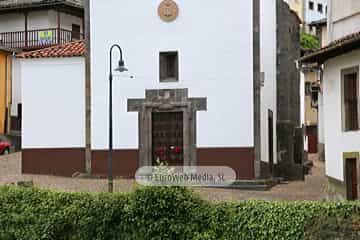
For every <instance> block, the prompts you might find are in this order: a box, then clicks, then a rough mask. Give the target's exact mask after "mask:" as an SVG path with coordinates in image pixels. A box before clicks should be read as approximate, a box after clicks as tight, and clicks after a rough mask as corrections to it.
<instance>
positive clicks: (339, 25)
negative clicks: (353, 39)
mask: <svg viewBox="0 0 360 240" xmlns="http://www.w3.org/2000/svg"><path fill="white" fill-rule="evenodd" d="M329 1H330V6H329V8H330V9H331V12H329V18H328V28H329V29H328V40H329V42H332V41H334V40H336V39H339V38H342V37H344V36H346V35H348V34H350V33H354V32H358V31H360V1H358V0H329Z"/></svg>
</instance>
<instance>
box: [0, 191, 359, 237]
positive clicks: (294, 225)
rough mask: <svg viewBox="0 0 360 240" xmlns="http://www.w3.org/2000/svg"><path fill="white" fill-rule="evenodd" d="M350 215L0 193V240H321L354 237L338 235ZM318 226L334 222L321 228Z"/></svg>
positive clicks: (314, 208) (342, 206)
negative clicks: (331, 235) (326, 220)
mask: <svg viewBox="0 0 360 240" xmlns="http://www.w3.org/2000/svg"><path fill="white" fill-rule="evenodd" d="M355 209H356V204H355V203H347V202H341V203H312V202H304V203H300V202H299V203H282V202H264V201H244V202H238V203H222V204H210V203H207V202H205V201H203V200H201V199H200V198H198V197H196V196H194V194H193V193H192V192H191V191H190V190H188V189H186V188H179V187H171V188H170V187H147V188H139V189H137V190H135V191H134V192H132V193H129V194H86V193H60V192H50V191H44V190H38V189H22V188H13V187H3V188H0V239H1V240H13V239H16V240H22V239H24V240H25V239H26V240H32V239H34V240H35V239H36V240H38V239H49V240H50V239H54V240H55V239H56V240H59V239H60V240H62V239H63V240H65V239H66V240H75V239H76V240H79V239H80V240H81V239H86V240H90V239H109V240H113V239H126V240H137V239H145V240H147V239H152V240H166V239H169V240H178V239H183V240H185V239H186V240H188V239H190V240H191V239H194V240H218V239H224V240H232V239H241V240H243V239H244V240H246V239H256V240H261V239H274V240H275V239H294V240H296V239H306V237H308V238H309V239H323V238H320V237H321V236H330V235H328V234H329V232H330V234H331V233H332V232H334V231H333V229H334V230H337V232H339V231H340V235H336V236H350V235H344V234H347V233H348V232H350V233H351V234H353V235H354V236H357V235H355V234H357V233H356V232H355V231H357V229H356V228H351V229H350V228H348V227H345V225H346V224H347V223H349V222H346V221H348V219H349V218H350V217H351V216H357V215H356V214H357V213H356V211H355ZM317 219H337V221H336V222H333V221H328V222H326V224H325V225H321V224H320V223H319V222H318V221H319V220H317ZM351 219H356V218H351ZM357 219H359V218H357ZM356 221H357V220H356ZM356 221H355V220H353V222H352V223H353V225H354V226H356V224H357V223H359V222H356ZM322 222H324V221H322ZM315 225H316V226H319V227H317V228H316V227H314V226H315ZM320 226H322V227H320ZM338 226H344V227H343V228H342V227H340V228H339V227H338ZM324 227H325V228H327V229H329V231H328V232H326V231H324ZM307 229H309V230H308V234H306V231H307ZM342 230H343V231H344V234H343V235H341V231H342ZM319 236H320V237H319ZM334 236H335V235H334ZM324 239H325V238H324ZM327 239H333V238H331V237H328V238H327ZM345 239H352V238H345Z"/></svg>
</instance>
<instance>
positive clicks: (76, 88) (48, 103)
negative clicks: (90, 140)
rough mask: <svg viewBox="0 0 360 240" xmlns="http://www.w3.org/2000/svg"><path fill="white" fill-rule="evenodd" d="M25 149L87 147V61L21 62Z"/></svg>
mask: <svg viewBox="0 0 360 240" xmlns="http://www.w3.org/2000/svg"><path fill="white" fill-rule="evenodd" d="M18 61H19V64H20V65H21V70H20V74H21V82H22V88H21V89H22V101H23V112H22V115H23V116H22V117H23V119H22V149H37V148H52V149H53V148H84V147H85V60H84V58H82V57H73V58H40V59H18Z"/></svg>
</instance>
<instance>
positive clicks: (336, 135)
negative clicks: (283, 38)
mask: <svg viewBox="0 0 360 240" xmlns="http://www.w3.org/2000/svg"><path fill="white" fill-rule="evenodd" d="M356 65H360V51H359V50H358V51H353V52H351V53H349V54H346V55H343V56H340V57H337V58H333V59H332V60H329V61H328V62H326V63H325V72H324V119H325V144H326V147H325V158H326V174H327V175H328V176H330V177H333V178H336V179H338V180H341V181H343V180H344V176H343V175H344V169H343V156H342V155H343V152H360V131H355V132H343V131H342V122H341V102H342V101H341V69H344V68H350V67H354V66H356Z"/></svg>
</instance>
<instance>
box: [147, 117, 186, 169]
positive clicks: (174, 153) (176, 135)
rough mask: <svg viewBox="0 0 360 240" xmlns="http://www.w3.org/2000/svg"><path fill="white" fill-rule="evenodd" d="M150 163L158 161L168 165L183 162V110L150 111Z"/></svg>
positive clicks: (154, 163)
mask: <svg viewBox="0 0 360 240" xmlns="http://www.w3.org/2000/svg"><path fill="white" fill-rule="evenodd" d="M151 122H152V164H153V166H156V165H157V164H158V161H161V162H166V163H167V164H168V165H170V166H182V165H183V164H184V118H183V112H153V113H152V121H151Z"/></svg>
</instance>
